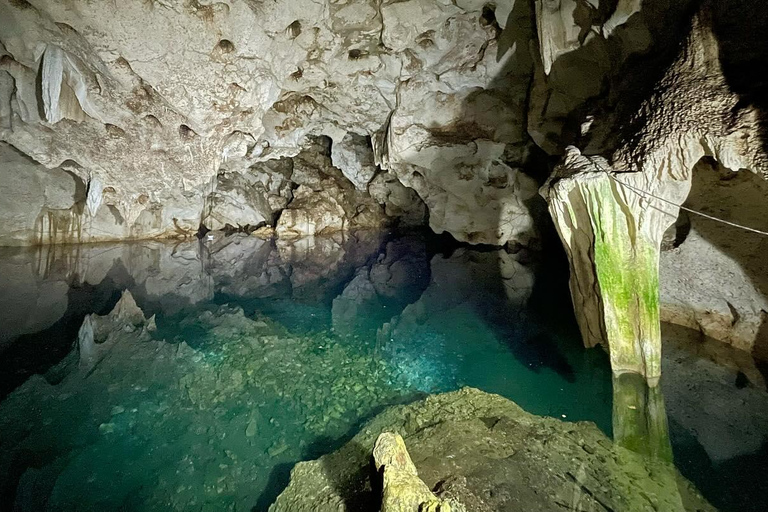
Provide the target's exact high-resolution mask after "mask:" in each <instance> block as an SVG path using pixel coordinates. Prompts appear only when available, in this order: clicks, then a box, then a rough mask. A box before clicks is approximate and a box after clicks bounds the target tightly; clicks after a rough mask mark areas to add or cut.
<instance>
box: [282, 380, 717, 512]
mask: <svg viewBox="0 0 768 512" xmlns="http://www.w3.org/2000/svg"><path fill="white" fill-rule="evenodd" d="M382 432H393V433H397V434H399V435H401V436H402V437H403V438H404V439H405V443H406V444H407V446H408V451H409V453H410V455H411V458H412V459H413V467H412V468H411V470H412V471H415V470H418V476H419V477H420V478H421V479H422V480H423V481H424V483H425V484H426V485H424V487H423V488H422V489H421V490H422V491H427V490H428V489H430V488H431V489H432V490H434V491H436V492H437V495H438V497H439V498H440V499H443V500H451V501H452V502H458V503H460V504H462V505H463V506H465V507H466V510H477V511H483V512H485V511H492V510H517V509H525V510H532V511H542V512H543V511H548V510H557V508H562V504H566V506H567V507H570V508H572V509H575V510H592V509H596V510H600V509H601V508H602V509H607V510H626V511H640V510H645V509H647V508H648V507H651V508H654V509H659V510H670V511H672V510H674V511H683V510H707V511H709V510H714V508H713V507H712V506H711V505H709V504H708V503H707V502H706V501H705V500H704V499H703V498H701V497H700V496H699V495H698V493H697V492H696V491H695V490H693V489H692V486H691V485H690V484H689V483H688V482H686V481H685V480H684V479H683V478H682V477H679V475H677V474H676V470H675V469H674V467H673V466H671V465H669V464H668V463H665V462H663V461H659V460H654V459H651V458H646V457H642V456H640V455H638V454H636V453H634V452H631V451H629V450H626V449H625V448H622V447H620V446H616V445H614V444H613V443H612V442H611V441H609V440H608V438H606V437H605V435H604V434H603V433H602V432H600V430H599V429H598V428H597V427H595V425H594V424H591V423H586V422H581V423H564V422H560V421H558V420H556V419H553V418H545V417H539V416H534V415H532V414H529V413H527V412H525V411H524V410H523V409H521V408H520V407H519V406H517V405H516V404H515V403H513V402H510V401H509V400H506V399H504V398H502V397H500V396H498V395H490V394H487V393H483V392H481V391H479V390H476V389H472V388H464V389H462V390H461V391H455V392H452V393H445V394H440V395H433V396H430V397H428V398H426V399H425V400H421V401H418V402H415V403H412V404H410V405H405V406H396V407H391V408H388V409H386V410H384V411H383V412H382V413H381V414H379V415H378V416H376V417H375V418H373V419H372V420H371V421H369V422H368V423H366V424H365V425H364V426H363V427H362V429H361V430H360V432H359V433H358V434H357V435H355V437H353V438H352V439H351V440H350V441H349V442H348V443H347V444H346V445H344V446H343V447H342V448H340V449H339V450H337V451H335V452H333V453H330V454H328V455H324V456H323V457H321V458H320V459H318V460H314V461H307V462H300V463H298V464H296V466H295V467H294V468H293V470H292V471H291V481H290V484H289V485H288V487H287V488H286V489H285V490H284V491H283V493H282V494H281V495H280V496H279V497H278V498H277V501H275V503H274V504H273V505H272V506H271V507H270V509H269V510H270V511H272V512H278V511H292V512H298V511H307V512H308V511H313V512H321V511H331V510H333V511H345V510H370V509H375V508H376V506H377V504H378V502H379V499H378V495H377V493H376V491H375V489H376V488H377V486H378V485H380V484H379V483H378V482H377V480H378V479H379V478H380V476H379V475H378V474H375V473H373V472H372V471H370V457H371V449H372V448H373V446H374V440H376V439H377V437H378V436H379V434H381V433H382ZM377 460H381V459H377ZM575 468H576V469H575ZM385 475H386V466H385ZM422 485H423V484H422ZM385 493H386V491H385ZM420 497H423V498H422V499H424V498H427V499H428V498H429V496H428V493H427V494H423V493H420ZM385 498H386V494H385ZM443 507H445V505H443ZM445 508H446V509H447V507H445ZM398 510H400V509H398ZM406 510H407V509H406ZM413 510H417V509H413ZM419 510H433V509H430V508H422V509H419ZM438 510H444V509H443V508H439V509H438ZM451 510H454V507H453V506H452V507H451ZM456 510H460V509H458V508H456Z"/></svg>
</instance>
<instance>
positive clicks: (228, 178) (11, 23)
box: [0, 0, 537, 245]
mask: <svg viewBox="0 0 768 512" xmlns="http://www.w3.org/2000/svg"><path fill="white" fill-rule="evenodd" d="M0 20H1V21H0V43H1V44H0V141H2V142H6V143H8V144H10V145H12V146H13V147H14V148H16V149H17V150H18V151H20V152H22V153H24V154H26V155H28V156H29V157H30V158H31V159H32V160H33V161H35V162H38V163H39V164H40V165H39V166H38V167H37V168H34V166H32V168H31V169H30V170H29V172H30V173H34V174H40V175H43V174H45V173H46V169H55V168H59V167H60V168H61V169H63V170H65V171H66V172H68V173H70V174H71V175H72V176H75V177H77V179H78V180H80V181H81V182H82V184H81V185H82V188H83V189H84V190H85V191H86V192H87V197H79V198H77V200H76V201H73V202H72V205H74V204H77V207H76V208H75V209H76V210H77V212H76V213H73V214H72V219H70V220H67V222H64V221H63V220H61V219H58V220H57V221H56V223H57V225H59V229H58V230H57V237H59V238H62V237H63V238H66V239H67V240H71V241H78V242H90V241H104V240H120V239H140V238H153V237H177V236H189V235H192V234H194V233H196V232H197V231H198V229H199V228H200V227H201V225H202V226H205V227H206V228H208V229H224V228H234V229H240V228H250V227H255V226H259V225H261V224H265V225H270V226H273V227H276V219H277V217H279V215H280V213H281V212H282V211H283V210H285V209H286V207H288V210H286V211H288V212H289V213H288V217H289V218H287V219H286V222H287V223H288V224H290V225H291V227H290V232H291V233H292V234H294V235H308V234H312V233H313V232H314V231H317V230H322V229H342V228H343V229H346V228H348V227H352V225H353V224H355V222H354V220H353V219H351V218H350V217H349V216H348V211H349V209H348V208H347V209H345V204H341V205H340V206H341V209H344V210H345V213H344V214H342V213H341V211H340V210H339V211H336V212H335V213H334V215H333V217H334V219H332V220H333V222H331V219H330V218H327V219H326V221H328V222H326V221H323V220H322V219H319V221H318V222H315V221H314V220H315V219H314V218H313V215H314V213H317V212H314V213H313V212H312V211H311V210H312V208H314V207H311V208H310V207H309V206H307V205H304V206H302V204H296V205H294V206H292V207H289V206H288V205H289V203H292V202H293V201H294V200H295V199H294V197H293V193H292V192H293V190H294V189H296V188H297V186H298V185H299V184H300V183H298V182H297V181H296V180H291V179H290V177H286V176H276V175H275V174H274V173H272V172H270V171H268V170H265V169H264V167H263V165H264V164H265V163H268V162H274V161H278V160H280V159H285V158H293V157H296V156H297V155H298V154H299V153H300V152H301V151H302V150H303V149H307V148H308V147H311V146H312V142H311V141H312V139H311V138H310V137H316V136H320V135H324V136H327V137H329V138H330V139H332V141H333V147H334V149H333V151H332V153H333V155H332V156H333V162H334V165H335V166H337V167H338V170H340V171H341V172H340V173H339V180H338V181H339V184H338V185H337V186H334V187H331V189H330V190H326V193H327V194H329V195H335V194H336V193H337V192H338V188H342V189H344V188H345V187H346V186H347V185H349V186H350V187H351V188H352V189H355V190H357V191H358V192H359V195H358V197H357V198H355V200H356V201H358V200H359V202H358V203H356V204H355V205H354V206H362V207H363V208H368V203H373V204H376V203H377V202H378V203H379V204H381V206H382V207H383V210H384V213H385V214H387V215H389V216H394V217H395V218H396V219H397V218H400V217H403V218H405V220H404V223H406V224H411V225H412V224H418V223H421V224H423V223H424V222H425V220H426V216H425V206H424V204H425V203H426V206H427V207H428V208H429V209H430V210H431V211H433V212H434V214H433V215H431V216H430V218H429V223H430V225H431V226H432V228H433V229H434V230H435V231H437V232H448V233H450V234H451V235H453V236H454V237H455V238H457V239H459V240H466V241H469V242H472V243H480V242H482V243H491V244H496V245H503V244H505V243H506V242H515V243H523V244H527V243H529V242H531V241H532V240H533V239H535V238H536V236H537V235H536V232H535V230H534V229H533V222H532V219H531V214H530V212H529V208H528V205H527V203H526V201H528V200H530V199H531V197H532V196H534V195H535V189H536V186H535V184H534V183H533V182H532V181H531V180H530V179H528V178H527V177H526V176H525V175H524V174H523V173H522V172H521V171H520V169H521V168H522V167H523V166H524V164H525V160H526V158H527V148H529V147H530V139H529V138H528V136H527V135H526V132H525V123H524V119H525V109H526V97H527V89H528V82H529V79H530V75H531V72H532V62H531V58H530V54H529V51H528V47H527V41H528V40H530V39H532V34H533V26H532V23H531V18H530V12H529V7H528V4H527V2H514V1H513V0H505V1H502V2H494V6H493V7H489V6H485V7H484V4H483V3H482V2H465V1H462V2H450V1H439V2H434V1H432V0H408V1H405V2H402V1H384V2H379V1H373V0H366V1H361V2H348V3H339V2H331V1H328V0H326V1H321V2H315V1H312V0H299V1H295V0H279V1H277V2H253V1H250V0H230V1H226V2H217V3H206V2H165V1H159V2H154V1H153V2H129V3H124V4H119V5H113V4H105V3H93V2H89V1H86V0H82V1H81V0H76V1H75V2H74V3H68V4H67V5H63V4H58V3H51V2H38V1H34V0H33V1H32V2H27V1H3V2H0ZM505 34H506V35H505ZM510 38H513V39H515V40H519V41H518V44H513V43H514V42H515V41H514V40H512V39H510ZM414 134H417V135H418V136H417V137H416V138H414ZM412 143H413V144H412ZM409 146H410V147H409ZM278 174H279V173H278ZM286 183H287V184H288V185H287V186H284V185H285V184H286ZM349 195H350V194H347V196H349ZM370 196H375V199H374V200H373V201H371V200H370ZM297 199H298V198H297ZM327 199H328V200H325V203H330V202H332V201H331V198H327ZM302 201H304V202H306V200H302ZM339 202H341V203H343V201H339ZM72 205H68V206H67V207H66V208H65V209H69V208H70V206H72ZM86 205H87V207H86ZM0 206H2V207H4V206H5V205H4V204H0ZM37 206H38V205H33V206H31V207H30V209H31V210H32V211H30V212H25V214H27V213H28V215H30V216H32V217H37V216H38V214H39V208H37ZM308 208H309V210H310V211H308ZM318 208H319V210H318V211H319V213H318V215H319V216H320V217H328V215H329V214H328V212H329V208H330V207H329V206H328V204H324V205H323V206H322V207H318ZM315 209H316V210H317V208H315ZM331 209H333V210H337V208H335V207H334V208H331ZM0 212H1V213H3V214H4V215H5V214H6V212H5V211H4V210H0ZM9 213H10V214H13V215H16V213H17V212H16V211H11V212H9ZM336 214H338V216H340V217H339V218H336ZM391 222H396V220H394V221H390V223H391ZM365 224H367V225H379V224H381V222H380V221H376V222H373V220H372V219H368V220H367V221H366V222H365ZM502 224H504V225H505V227H500V225H502ZM302 226H303V227H306V228H307V229H306V230H305V229H303V228H302ZM39 231H40V230H37V231H36V230H35V229H34V227H30V226H26V225H25V227H24V228H23V229H22V230H21V231H18V232H16V233H15V234H14V235H13V238H14V240H13V241H12V242H13V243H14V244H17V245H25V244H32V243H40V242H41V241H42V242H43V243H47V242H49V241H53V240H41V237H40V232H39ZM278 231H280V230H278ZM283 231H284V232H286V231H285V229H284V230H283ZM62 233H63V234H62ZM6 238H7V237H6V235H5V228H4V227H0V241H1V242H0V243H6V242H8V241H7V240H6Z"/></svg>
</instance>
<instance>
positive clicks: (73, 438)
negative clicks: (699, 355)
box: [0, 236, 758, 510]
mask: <svg viewBox="0 0 768 512" xmlns="http://www.w3.org/2000/svg"><path fill="white" fill-rule="evenodd" d="M440 249H441V248H440V247H439V246H437V249H436V246H435V244H434V243H433V242H431V241H430V240H429V239H425V238H424V237H421V236H410V237H405V238H393V237H390V238H389V239H383V238H380V237H370V236H368V237H361V238H354V239H352V240H346V241H342V240H332V239H328V240H318V241H315V242H314V243H313V244H311V245H295V244H294V245H287V246H277V245H275V244H274V243H272V242H263V241H260V240H256V239H253V238H239V239H238V238H232V239H222V240H219V241H216V242H215V243H214V244H211V245H206V244H197V243H188V244H180V245H176V246H171V245H161V244H132V245H130V246H119V247H111V248H104V247H102V248H101V249H100V252H98V253H96V252H93V253H91V254H89V255H86V256H87V257H85V256H83V255H82V254H80V255H79V258H80V260H79V262H78V264H79V266H78V267H77V269H78V271H79V273H78V274H76V275H75V274H73V273H72V272H64V273H63V275H66V276H68V279H69V281H68V285H69V286H70V292H69V293H70V294H72V293H73V292H72V290H78V289H82V287H83V286H91V287H94V286H95V287H96V288H94V289H93V295H94V296H96V295H98V296H99V297H102V301H103V297H109V300H108V301H107V303H111V304H114V302H115V301H116V295H115V293H113V292H114V291H115V290H117V291H119V290H121V289H123V288H125V289H129V290H130V291H131V293H132V294H133V296H134V297H135V298H136V301H137V303H138V304H139V306H140V307H142V308H143V309H144V311H145V313H146V314H147V315H149V314H156V321H157V327H158V329H157V331H155V332H154V333H153V334H152V339H151V340H144V341H140V340H139V336H138V332H120V333H118V334H117V335H116V336H119V341H118V343H117V344H115V347H114V348H113V349H111V350H110V352H109V354H108V356H107V357H105V358H104V359H103V360H101V361H100V363H99V364H98V365H97V366H96V367H95V368H94V369H93V370H92V371H89V372H87V373H85V374H83V373H82V372H80V373H78V372H77V352H76V351H73V352H71V353H70V354H69V356H67V357H66V358H64V359H63V360H62V362H60V363H59V364H57V365H56V366H53V367H51V369H50V370H49V371H48V372H47V374H46V379H43V378H41V377H32V378H30V379H29V380H27V382H26V383H25V384H24V385H22V386H21V387H19V388H18V389H16V391H14V392H13V393H11V394H10V395H8V396H7V397H6V398H5V400H4V401H3V402H0V413H2V416H1V418H0V429H1V430H0V433H1V434H2V435H0V454H2V455H0V464H2V466H0V474H4V475H5V476H4V477H3V478H4V479H3V481H2V482H0V484H2V487H0V492H2V496H0V500H1V501H2V502H4V503H14V502H15V503H16V510H45V509H47V510H265V509H266V508H267V507H268V505H269V503H271V501H272V500H273V499H274V498H275V496H276V495H277V493H279V492H280V490H282V488H283V487H284V486H285V484H286V482H287V478H288V472H289V470H290V468H291V467H293V465H294V464H295V463H296V462H297V461H300V460H305V459H309V458H315V457H317V456H319V455H321V454H323V453H326V452H328V451H331V450H333V449H335V448H336V447H338V446H339V445H340V444H341V443H342V442H343V441H344V440H345V439H346V438H348V437H349V435H350V434H352V433H353V432H354V431H355V430H356V429H357V428H358V426H359V425H360V423H361V422H362V421H364V420H365V419H367V418H369V417H371V416H372V415H374V414H376V413H377V412H378V411H380V410H381V409H382V408H383V407H386V406H388V405H392V404H396V403H402V402H407V401H411V400H413V399H415V398H417V397H419V396H423V395H424V394H426V393H436V392H442V391H449V390H453V389H457V388H460V387H462V386H473V387H478V388H480V389H483V390H485V391H489V392H494V393H499V394H501V395H503V396H506V397H508V398H510V399H512V400H514V401H516V402H517V403H518V404H520V405H521V406H522V407H524V408H525V409H527V410H529V411H531V412H533V413H536V414H544V415H551V416H554V417H558V418H564V419H566V420H568V421H576V420H590V421H594V422H596V423H597V424H598V426H600V428H602V429H603V430H604V431H605V432H606V433H608V434H609V435H610V433H611V415H612V399H613V396H612V389H611V377H610V373H609V369H608V363H607V357H606V356H605V354H604V353H603V352H601V351H599V350H585V349H584V348H583V347H582V346H581V342H580V340H579V337H578V333H577V330H576V327H575V324H574V321H573V318H572V315H571V313H570V308H569V302H568V299H567V295H566V288H565V286H564V284H565V283H564V281H563V280H562V276H556V277H553V276H548V275H547V274H546V273H544V272H543V270H544V268H543V267H537V266H536V265H533V264H531V263H528V262H527V260H528V258H527V256H526V255H525V254H516V255H513V254H508V253H506V252H504V251H497V250H492V251H491V250H473V249H469V248H452V249H451V250H450V251H448V252H442V251H441V250H440ZM4 261H5V264H6V265H11V264H16V265H17V267H18V265H19V263H18V262H22V263H24V261H26V260H24V259H23V257H22V256H20V255H18V254H16V255H13V257H9V258H6V259H5V260H4ZM70 264H71V262H70ZM52 275H53V277H56V276H55V273H52V272H49V273H48V274H47V276H48V277H49V281H50V277H51V276H52ZM38 277H39V276H38ZM99 278H100V279H101V280H99ZM43 281H44V279H43ZM40 282H41V280H40V279H37V281H35V282H34V283H32V282H30V283H28V284H27V288H31V287H33V286H37V287H38V288H40V287H42V286H49V284H50V283H48V284H46V283H43V284H42V285H41V284H40ZM100 283H101V284H100ZM99 286H101V287H102V288H99ZM8 292H9V291H8V290H6V293H8ZM118 295H119V294H118ZM111 304H109V307H107V304H102V303H99V307H98V308H97V309H98V310H99V311H101V312H106V311H108V310H109V309H110V308H111ZM73 307H75V305H74V304H72V303H69V304H68V305H67V307H65V308H64V309H65V310H71V309H72V308H73ZM77 308H79V309H83V308H82V304H80V305H78V306H77ZM62 318H63V319H66V318H67V314H66V313H65V314H64V315H63V317H62ZM80 320H81V317H78V316H77V315H74V319H73V320H72V323H76V324H78V326H79V322H80ZM57 322H58V323H57ZM64 323H65V320H62V319H59V320H55V319H54V321H53V324H52V325H53V326H56V325H58V326H59V327H60V328H61V330H63V331H66V329H65V328H64ZM15 328H16V331H17V332H16V334H17V336H16V338H15V339H16V340H17V341H16V342H15V344H11V345H10V347H11V348H8V349H6V353H10V354H13V355H14V358H13V360H14V361H15V362H18V361H23V355H24V351H23V349H21V348H18V343H19V341H18V340H22V341H29V342H30V343H31V346H37V345H36V343H39V340H36V338H34V336H32V337H30V335H27V336H26V337H24V336H22V337H21V338H19V336H18V331H23V329H22V328H20V327H15ZM34 328H39V329H38V331H39V332H42V333H49V332H50V330H51V329H52V328H51V327H50V326H45V325H36V326H34ZM7 329H8V328H7ZM27 330H28V331H29V330H30V329H27ZM70 331H71V328H70ZM9 332H10V331H9ZM33 332H34V331H33ZM67 332H69V331H67ZM75 335H76V329H75V332H74V333H73V334H71V335H70V336H71V337H72V339H74V336H75ZM6 338H7V339H11V338H12V336H11V334H8V333H7V334H6ZM72 339H70V340H69V341H67V343H68V345H67V346H71V342H72ZM63 352H66V350H65V351H63ZM36 355H37V354H30V358H32V359H34V358H35V356H36ZM54 362H55V361H51V364H53V363H54ZM17 366H19V365H18V364H17ZM49 366H50V365H49ZM36 368H39V362H38V363H37V366H36ZM11 380H12V379H9V382H11ZM8 387H10V386H8ZM13 387H15V385H14V386H13ZM673 427H674V425H673ZM678 430H681V431H684V430H685V429H682V428H678ZM673 434H674V432H673ZM673 438H674V436H673ZM673 441H674V439H673ZM685 441H686V443H687V442H689V441H690V440H689V439H688V438H685ZM680 446H681V447H682V448H683V452H681V455H682V457H683V458H685V457H689V458H690V457H692V456H693V455H691V454H694V453H696V452H695V450H693V449H690V448H687V446H688V445H687V444H682V443H681V445H680ZM694 448H696V447H695V446H694ZM679 451H680V450H679V449H678V452H679ZM711 474H712V472H711V471H710V472H709V473H707V472H706V471H705V472H702V473H701V475H700V476H701V478H702V479H704V478H707V477H709V476H711ZM694 476H695V475H694ZM703 490H704V491H705V494H706V489H703ZM710 499H712V498H711V497H710ZM755 510H758V509H755Z"/></svg>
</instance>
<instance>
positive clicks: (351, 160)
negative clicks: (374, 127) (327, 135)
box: [331, 133, 376, 191]
mask: <svg viewBox="0 0 768 512" xmlns="http://www.w3.org/2000/svg"><path fill="white" fill-rule="evenodd" d="M331 159H332V161H333V165H334V166H335V167H338V168H339V169H341V172H343V173H344V176H346V177H347V179H349V181H351V182H352V184H353V185H355V188H356V189H358V190H362V191H365V190H366V189H367V188H368V183H369V182H370V181H371V179H373V175H374V174H376V164H375V163H374V158H373V148H372V147H371V143H370V142H369V140H368V139H367V138H366V137H363V136H362V135H357V134H355V133H348V134H346V135H344V138H343V139H341V140H340V141H338V142H336V141H334V143H333V146H332V148H331Z"/></svg>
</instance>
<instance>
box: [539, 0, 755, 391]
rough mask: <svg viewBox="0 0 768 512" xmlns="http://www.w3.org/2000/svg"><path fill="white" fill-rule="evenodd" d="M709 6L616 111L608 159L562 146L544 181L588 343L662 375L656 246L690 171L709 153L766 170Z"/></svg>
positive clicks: (632, 367)
mask: <svg viewBox="0 0 768 512" xmlns="http://www.w3.org/2000/svg"><path fill="white" fill-rule="evenodd" d="M718 5H719V4H716V3H710V2H705V3H704V4H703V6H702V8H701V9H700V11H699V12H698V14H697V15H696V16H695V17H694V20H693V23H692V28H691V31H690V33H689V34H688V35H687V38H686V40H685V42H684V44H683V47H682V50H681V52H680V53H679V54H678V55H677V58H676V59H675V60H674V61H673V62H672V64H671V65H670V66H669V67H668V68H667V69H666V71H665V73H664V74H663V76H662V78H661V79H660V81H659V82H658V83H657V84H655V85H654V86H653V88H651V89H649V91H650V93H649V96H647V97H645V98H643V99H642V100H641V101H640V102H639V105H637V104H632V103H631V102H630V103H629V104H626V103H623V104H622V105H623V106H621V107H617V110H616V118H615V119H614V121H615V122H616V123H620V124H619V125H620V126H621V128H620V129H616V130H613V131H612V132H611V133H608V132H605V133H603V136H602V137H603V138H602V141H603V143H606V141H609V140H610V141H612V144H615V151H614V152H613V156H612V159H611V162H612V165H609V164H608V161H607V160H605V159H602V158H600V157H586V156H584V155H582V154H581V153H580V152H579V150H578V149H576V148H574V147H570V148H568V150H567V152H566V155H565V158H564V159H563V162H562V164H561V165H560V167H559V168H558V169H557V170H556V171H555V173H554V175H553V176H552V177H551V178H550V180H549V182H548V184H547V185H545V187H543V188H542V193H543V195H545V197H547V198H548V201H549V205H550V213H551V214H552V217H553V218H554V220H555V224H556V227H557V229H558V232H559V234H560V237H561V239H562V241H563V244H564V245H565V246H566V252H567V253H568V256H569V260H570V263H571V295H572V297H573V300H574V305H575V308H576V311H577V318H578V320H579V325H580V328H581V332H582V337H583V338H584V341H585V343H586V344H587V346H592V345H595V344H597V343H607V345H608V347H609V349H610V353H611V364H612V367H613V369H614V371H615V372H617V373H618V372H623V371H632V372H639V373H641V374H644V375H646V376H647V377H648V378H649V379H657V378H658V377H659V376H660V374H661V368H660V364H661V358H660V351H661V339H660V331H659V303H658V261H659V251H660V245H661V241H662V238H663V235H664V232H665V231H666V230H667V228H668V227H669V226H670V225H671V224H672V223H673V222H674V220H675V218H676V217H677V214H678V211H679V208H678V205H680V204H681V203H682V202H683V200H684V198H685V197H686V196H687V194H688V192H689V190H690V187H691V173H692V170H693V168H694V166H695V165H696V164H697V163H698V162H699V161H700V160H701V159H702V158H703V157H705V156H709V157H713V158H715V159H716V160H718V161H719V162H720V163H722V164H723V165H724V166H725V167H727V168H730V169H732V170H738V169H742V168H745V169H751V170H754V171H756V172H762V173H765V172H768V158H766V156H765V154H764V153H763V152H762V151H761V150H760V148H759V147H758V145H756V144H755V143H754V141H755V140H758V139H759V135H758V134H757V133H756V130H757V124H756V122H755V116H756V115H757V112H756V111H755V110H754V108H752V107H745V108H743V109H739V108H738V104H739V101H740V100H739V97H738V95H736V94H735V93H734V92H733V91H732V90H731V89H730V88H729V86H728V84H727V80H726V78H725V75H724V71H723V64H722V62H721V58H722V55H723V53H722V52H720V51H719V49H720V48H719V46H718V40H717V38H716V37H715V34H714V32H713V31H714V28H713V23H714V21H713V18H714V17H715V16H721V17H724V19H727V18H728V16H730V14H729V11H727V10H723V9H721V8H719V7H718ZM670 104H674V105H675V108H674V109H663V108H660V107H659V106H660V105H670ZM734 109H736V110H737V111H738V115H737V116H736V117H734V114H733V112H734ZM610 126H611V124H610V123H609V122H608V123H606V124H605V125H604V126H603V128H602V129H603V130H610V128H609V127H610ZM726 127H727V128H726ZM595 290H598V293H595Z"/></svg>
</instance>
